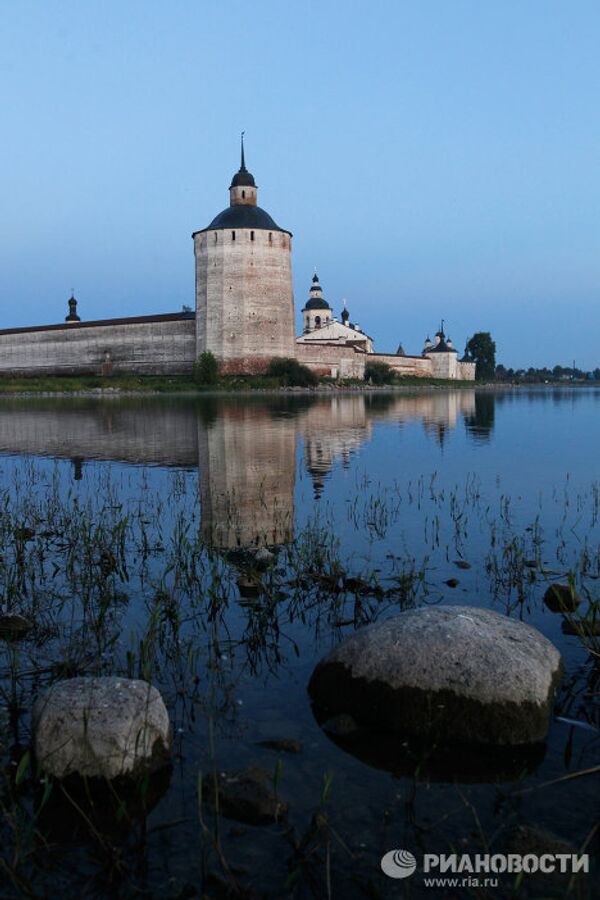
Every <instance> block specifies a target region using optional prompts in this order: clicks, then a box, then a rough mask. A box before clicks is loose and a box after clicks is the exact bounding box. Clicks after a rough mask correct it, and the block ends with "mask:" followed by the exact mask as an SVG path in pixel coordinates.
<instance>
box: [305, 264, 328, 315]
mask: <svg viewBox="0 0 600 900" xmlns="http://www.w3.org/2000/svg"><path fill="white" fill-rule="evenodd" d="M304 309H331V307H330V305H329V303H328V302H327V300H325V298H324V297H323V291H322V289H321V285H320V284H319V276H318V275H317V273H316V272H315V274H314V275H313V280H312V286H311V289H310V296H309V298H308V300H307V301H306V305H305V306H304Z"/></svg>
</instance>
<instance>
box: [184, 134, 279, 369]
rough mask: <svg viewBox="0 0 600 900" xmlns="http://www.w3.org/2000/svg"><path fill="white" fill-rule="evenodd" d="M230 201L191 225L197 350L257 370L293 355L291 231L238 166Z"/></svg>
mask: <svg viewBox="0 0 600 900" xmlns="http://www.w3.org/2000/svg"><path fill="white" fill-rule="evenodd" d="M229 198H230V199H229V206H228V208H227V209H224V210H223V212H221V213H219V215H218V216H216V218H214V219H213V220H212V222H211V223H210V225H209V226H208V227H207V228H203V229H202V230H201V231H196V232H195V233H194V234H193V235H192V236H193V239H194V254H195V257H196V348H197V355H199V354H200V353H203V352H204V351H205V350H209V351H210V352H211V353H213V354H214V356H215V357H216V358H217V360H218V361H219V364H220V369H221V371H222V372H226V373H236V372H261V371H264V369H265V368H266V366H267V365H268V364H269V361H270V360H271V359H272V358H273V357H277V356H279V357H282V356H288V357H291V356H294V336H295V335H294V295H293V289H292V262H291V251H292V235H291V232H289V231H286V230H285V229H284V228H280V227H279V226H278V225H276V224H275V222H274V221H273V219H272V218H271V216H270V215H269V214H268V213H267V212H265V210H264V209H261V208H260V206H257V202H256V200H257V188H256V184H255V181H254V177H253V176H252V175H251V174H250V172H248V170H247V169H246V163H245V159H244V141H243V135H242V152H241V165H240V169H239V171H238V172H237V173H236V174H235V175H234V176H233V179H232V181H231V185H230V187H229Z"/></svg>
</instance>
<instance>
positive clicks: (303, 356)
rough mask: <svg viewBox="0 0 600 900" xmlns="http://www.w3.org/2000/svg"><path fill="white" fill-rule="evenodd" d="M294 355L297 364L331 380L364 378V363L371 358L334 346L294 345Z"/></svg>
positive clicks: (347, 348)
mask: <svg viewBox="0 0 600 900" xmlns="http://www.w3.org/2000/svg"><path fill="white" fill-rule="evenodd" d="M294 355H295V357H296V359H297V360H298V362H301V363H302V365H304V366H308V368H309V369H312V371H313V372H315V373H316V374H317V375H324V376H330V377H332V378H364V375H365V363H366V362H367V361H368V360H369V359H370V358H371V357H370V356H369V355H367V354H366V353H359V352H357V351H356V350H355V349H354V348H353V347H343V346H341V347H339V346H336V345H335V344H325V345H323V346H318V345H316V344H308V343H306V344H304V343H300V344H296V345H295V354H294Z"/></svg>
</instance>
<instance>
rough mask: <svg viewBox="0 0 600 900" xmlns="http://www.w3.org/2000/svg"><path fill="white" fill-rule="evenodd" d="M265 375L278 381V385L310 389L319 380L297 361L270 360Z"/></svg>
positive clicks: (284, 359) (287, 359)
mask: <svg viewBox="0 0 600 900" xmlns="http://www.w3.org/2000/svg"><path fill="white" fill-rule="evenodd" d="M267 375H272V376H274V377H275V378H279V379H280V383H281V384H283V385H285V386H293V387H312V385H315V384H318V381H319V379H318V378H317V376H316V375H315V373H314V372H311V370H310V369H309V368H307V366H303V365H302V363H299V362H298V360H297V359H291V358H283V359H272V360H271V362H270V363H269V368H268V369H267Z"/></svg>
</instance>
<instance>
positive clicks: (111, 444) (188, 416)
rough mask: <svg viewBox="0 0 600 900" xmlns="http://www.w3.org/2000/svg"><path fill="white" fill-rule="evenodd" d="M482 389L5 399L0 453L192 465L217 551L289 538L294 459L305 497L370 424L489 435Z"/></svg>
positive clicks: (441, 436) (0, 410)
mask: <svg viewBox="0 0 600 900" xmlns="http://www.w3.org/2000/svg"><path fill="white" fill-rule="evenodd" d="M494 403H495V395H494V394H493V393H487V392H486V393H484V394H480V393H479V392H476V391H475V390H448V391H447V390H443V391H442V390H438V391H432V392H426V393H425V392H424V393H416V394H398V393H387V394H386V393H373V394H369V393H356V394H335V395H334V396H327V395H319V394H317V395H315V394H312V395H304V396H298V397H290V396H287V395H284V396H281V395H280V396H276V397H255V396H254V397H248V396H239V397H234V398H232V397H208V398H202V399H184V398H135V399H133V398H123V399H116V398H115V399H114V400H113V399H111V400H108V401H107V400H105V399H102V400H95V399H94V400H92V399H80V398H78V399H59V400H45V399H44V400H11V401H5V402H3V403H2V404H1V405H0V451H1V452H4V453H11V454H26V455H42V456H50V457H63V458H69V459H71V460H72V463H73V477H74V479H76V480H79V479H80V478H81V477H82V468H83V464H84V461H85V460H87V459H96V460H97V459H100V460H122V461H126V462H132V463H143V464H158V465H161V466H179V467H181V466H183V467H194V466H197V467H198V472H199V493H200V498H201V505H202V532H203V537H204V539H205V541H206V542H207V543H208V544H210V545H212V546H214V547H215V548H217V549H222V550H225V549H232V548H243V547H248V548H250V547H264V546H273V545H278V544H284V543H286V542H288V541H290V540H292V539H293V536H294V490H295V482H296V454H297V450H298V448H299V447H300V448H301V450H302V463H301V464H302V466H303V467H304V469H305V471H306V472H307V473H308V474H309V476H310V478H311V480H312V485H313V493H314V497H315V499H319V498H320V497H321V495H322V493H323V488H324V484H325V482H326V479H327V478H328V476H329V475H330V473H331V472H332V470H333V468H334V466H335V464H336V463H337V462H338V461H339V462H341V465H342V466H344V467H347V466H348V465H349V463H350V459H351V457H352V455H353V454H355V453H356V452H357V451H358V450H359V449H360V448H361V447H362V446H363V445H364V444H365V443H367V442H369V441H370V440H371V438H372V436H373V429H374V428H375V427H376V426H377V424H378V423H379V422H387V423H391V424H395V425H397V426H398V427H404V426H405V425H408V424H409V423H414V422H421V423H422V425H423V428H424V430H425V433H426V435H427V436H429V437H432V438H433V439H434V440H435V441H436V442H437V443H438V444H439V445H440V446H443V444H444V441H445V440H446V437H447V435H448V434H449V433H450V432H451V431H452V430H453V429H455V428H456V426H457V424H458V423H459V422H460V421H461V420H462V421H464V422H465V425H466V428H467V431H468V432H469V433H470V434H472V436H473V438H474V439H477V440H479V439H481V438H482V437H483V436H485V437H486V438H489V435H490V433H491V430H492V427H493V422H494Z"/></svg>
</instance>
